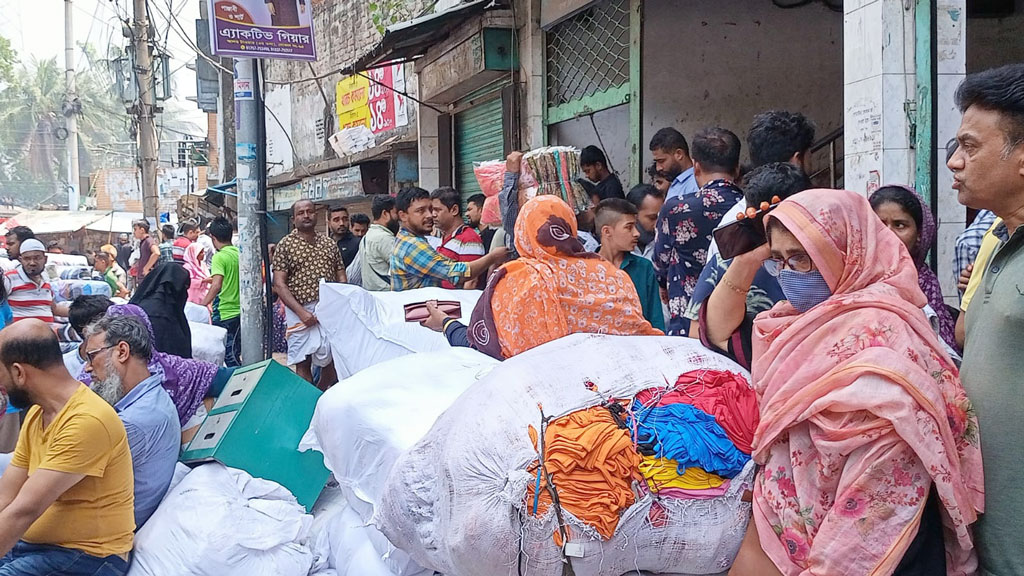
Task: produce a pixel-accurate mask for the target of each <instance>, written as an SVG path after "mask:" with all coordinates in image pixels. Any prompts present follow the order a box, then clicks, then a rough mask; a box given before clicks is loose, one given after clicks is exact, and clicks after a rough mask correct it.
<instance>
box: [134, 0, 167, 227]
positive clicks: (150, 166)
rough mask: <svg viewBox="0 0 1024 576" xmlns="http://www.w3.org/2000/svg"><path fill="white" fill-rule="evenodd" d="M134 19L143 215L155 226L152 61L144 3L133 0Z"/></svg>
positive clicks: (154, 126)
mask: <svg viewBox="0 0 1024 576" xmlns="http://www.w3.org/2000/svg"><path fill="white" fill-rule="evenodd" d="M133 5H134V6H133V8H134V15H135V22H134V26H133V28H134V30H133V31H132V40H133V44H134V46H135V78H136V79H137V80H138V86H139V103H138V116H139V154H140V156H142V211H143V215H144V216H145V217H146V218H147V219H149V220H150V222H151V223H153V224H156V223H158V222H159V221H160V214H159V212H160V208H159V200H158V198H157V191H156V168H157V160H158V159H159V157H158V156H157V154H158V151H157V146H158V143H157V140H156V107H155V105H154V95H153V59H152V56H151V54H150V53H149V18H148V16H147V15H146V0H133Z"/></svg>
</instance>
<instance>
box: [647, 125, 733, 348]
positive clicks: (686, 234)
mask: <svg viewBox="0 0 1024 576" xmlns="http://www.w3.org/2000/svg"><path fill="white" fill-rule="evenodd" d="M691 155H692V158H693V164H694V165H693V171H694V177H695V178H696V180H697V184H698V185H699V186H700V190H698V191H697V193H696V194H690V195H683V196H679V197H675V198H670V199H669V200H668V201H666V202H665V205H664V206H662V208H661V213H660V214H659V215H658V229H657V231H656V234H655V239H654V268H655V272H656V273H657V275H658V282H659V283H660V284H661V285H662V286H663V287H665V288H666V289H667V292H668V309H669V315H670V318H669V320H668V334H671V335H683V336H685V335H687V334H688V333H689V324H690V321H689V320H688V319H687V318H686V317H685V316H684V315H683V314H684V312H685V311H686V306H687V303H689V301H690V297H691V296H692V295H693V291H694V289H695V288H696V286H697V278H698V277H699V276H700V273H701V270H702V269H703V268H704V264H705V263H706V262H707V253H708V246H709V245H710V244H711V232H712V231H713V230H714V229H715V227H716V226H718V222H719V221H720V220H721V219H722V217H723V216H724V215H725V211H726V210H728V209H729V208H731V207H732V206H733V205H735V204H736V202H737V201H739V199H740V198H742V197H743V191H742V190H740V189H739V187H738V186H737V185H736V184H735V181H736V180H737V179H738V177H739V163H740V139H739V138H738V137H737V136H736V135H735V134H733V133H732V132H730V131H728V130H725V129H724V128H708V129H705V130H703V131H701V132H700V133H699V134H697V136H696V137H695V138H694V140H693V146H692V147H691Z"/></svg>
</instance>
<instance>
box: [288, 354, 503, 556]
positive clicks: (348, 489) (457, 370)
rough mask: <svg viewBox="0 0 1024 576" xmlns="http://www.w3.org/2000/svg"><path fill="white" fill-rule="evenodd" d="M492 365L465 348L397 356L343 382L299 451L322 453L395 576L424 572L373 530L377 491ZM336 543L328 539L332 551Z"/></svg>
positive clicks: (325, 399) (326, 398) (321, 407)
mask: <svg viewBox="0 0 1024 576" xmlns="http://www.w3.org/2000/svg"><path fill="white" fill-rule="evenodd" d="M497 364H498V362H497V360H494V359H493V358H491V357H489V356H485V355H484V354H481V353H479V352H477V351H475V350H472V349H469V348H449V349H448V350H447V351H444V352H434V353H429V354H412V355H407V356H402V357H400V358H395V359H393V360H390V361H387V362H384V363H381V364H377V365H375V366H373V367H371V368H367V369H366V370H363V371H362V372H359V373H358V374H356V375H354V376H351V377H349V378H346V379H345V380H343V381H342V382H340V383H338V384H337V385H336V386H334V387H333V388H331V389H330V390H328V391H327V392H325V393H324V394H323V396H321V397H320V400H319V401H318V402H317V406H316V410H315V411H314V413H313V418H312V420H311V422H310V427H309V431H308V432H307V433H306V435H305V437H304V438H303V439H302V442H301V443H300V444H299V449H300V450H306V449H315V450H318V451H320V452H322V453H323V455H324V464H325V465H326V466H327V467H328V468H329V469H330V470H331V472H333V473H334V478H335V479H336V480H337V481H338V483H339V484H340V490H341V492H342V493H343V494H344V497H345V500H346V501H347V502H348V506H349V507H350V508H351V510H352V511H353V513H354V514H355V515H357V517H358V518H359V519H360V520H361V522H362V524H364V525H366V528H365V530H364V532H365V536H366V537H367V538H369V539H370V541H371V543H372V544H373V547H374V550H375V551H376V553H377V557H378V558H379V559H385V558H386V560H385V564H386V565H387V566H388V568H389V569H390V570H391V571H392V572H394V573H395V574H396V575H398V576H412V575H419V574H420V573H421V572H423V569H422V568H421V567H419V566H418V565H417V564H416V563H415V562H413V561H412V560H411V559H410V558H409V556H408V554H406V553H404V552H403V551H401V550H396V549H395V547H394V546H393V545H392V544H391V543H390V542H389V541H388V540H387V538H385V537H384V536H383V535H382V534H381V533H380V532H379V531H378V530H377V528H375V527H374V526H373V525H372V524H370V521H371V519H372V517H373V513H374V510H375V509H376V504H377V502H378V501H379V499H380V491H381V490H382V489H383V487H384V484H385V481H386V480H387V478H388V475H389V474H390V472H391V469H392V467H393V466H394V464H395V462H396V461H397V460H398V458H399V456H400V455H401V454H402V453H403V452H405V451H406V450H408V449H409V448H411V447H412V446H413V445H414V444H415V443H416V442H417V441H418V440H419V439H420V438H422V437H423V436H424V435H425V434H426V433H427V432H428V431H429V430H430V427H431V426H433V424H434V422H435V421H436V420H437V417H438V416H439V415H440V414H441V413H442V412H443V411H444V410H445V409H447V408H448V407H449V406H451V405H452V403H453V402H455V399H456V398H458V397H459V395H460V394H462V393H463V392H464V391H465V390H466V389H467V388H469V387H470V385H472V383H473V382H476V381H477V380H478V379H479V378H481V377H483V375H485V374H487V373H488V372H489V371H490V370H491V369H492V368H494V367H495V366H496V365H497ZM325 493H326V492H325ZM323 499H324V496H321V500H323ZM317 504H318V506H319V504H320V502H318V503H317ZM314 514H316V509H314ZM338 538H339V537H338V536H337V535H336V534H333V535H332V546H334V541H336V540H338ZM335 548H336V546H335ZM339 574H342V573H341V572H340V571H339ZM427 574H429V572H427Z"/></svg>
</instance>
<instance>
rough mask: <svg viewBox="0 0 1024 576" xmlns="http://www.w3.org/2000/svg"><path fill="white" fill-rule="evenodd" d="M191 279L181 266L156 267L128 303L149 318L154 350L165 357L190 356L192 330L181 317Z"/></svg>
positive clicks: (182, 316) (170, 263) (165, 265)
mask: <svg viewBox="0 0 1024 576" xmlns="http://www.w3.org/2000/svg"><path fill="white" fill-rule="evenodd" d="M191 281H192V279H191V277H190V276H189V274H188V272H186V271H185V268H183V267H182V266H181V264H177V263H174V262H166V263H161V264H158V265H157V267H156V268H154V269H153V271H152V272H150V273H149V274H147V275H146V279H145V280H143V281H142V284H140V285H139V287H138V288H137V289H136V290H135V295H134V296H132V299H131V303H132V304H135V305H136V306H138V307H140V308H142V309H143V310H145V311H146V314H147V315H148V316H149V321H150V323H152V325H153V331H154V333H155V336H156V341H155V344H156V349H157V350H159V351H161V352H164V353H166V354H173V355H174V356H181V357H182V358H191V357H192V331H191V330H189V328H188V319H187V318H185V302H186V301H188V288H189V284H190V283H191Z"/></svg>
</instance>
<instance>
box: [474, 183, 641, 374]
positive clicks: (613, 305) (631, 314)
mask: <svg viewBox="0 0 1024 576" xmlns="http://www.w3.org/2000/svg"><path fill="white" fill-rule="evenodd" d="M514 237H515V244H516V250H517V251H518V252H519V255H520V257H519V259H517V260H513V261H512V262H508V263H507V264H505V265H503V266H501V267H500V268H499V269H498V270H497V271H496V272H495V273H494V274H492V275H491V277H490V279H489V280H488V283H487V289H486V290H485V291H484V294H483V296H482V297H481V298H480V301H479V302H478V303H477V306H476V308H475V309H474V310H473V316H472V319H471V321H470V326H469V339H470V342H471V343H472V344H473V347H474V348H476V349H477V350H480V351H481V352H484V353H486V354H489V355H491V356H494V357H495V358H509V357H511V356H515V355H516V354H521V353H523V352H525V351H527V350H529V349H531V348H534V347H537V346H540V345H541V344H544V343H546V342H550V341H552V340H556V339H558V338H561V337H562V336H566V335H568V334H573V333H576V332H587V333H594V334H636V335H644V334H648V335H660V334H661V331H660V330H657V329H655V328H653V327H652V326H651V324H650V323H649V322H648V321H647V320H645V319H644V317H643V310H642V309H641V306H640V298H639V296H637V293H636V289H635V288H634V287H633V282H632V280H630V279H629V276H628V275H627V274H626V273H625V272H623V271H622V270H619V269H618V268H617V267H615V266H613V265H612V264H610V263H609V262H607V261H606V260H604V259H602V258H601V257H600V256H598V255H597V254H594V253H591V252H585V251H584V250H583V245H582V244H581V243H580V241H579V240H578V239H577V238H576V218H575V217H574V216H573V213H572V210H571V209H570V208H569V205H568V204H566V203H565V202H564V201H562V200H561V199H559V198H557V197H555V196H547V195H545V196H537V197H536V198H534V199H532V200H530V201H529V202H527V203H526V204H525V205H524V206H523V208H522V210H521V211H520V212H519V217H518V219H517V220H516V227H515V234H514Z"/></svg>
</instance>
